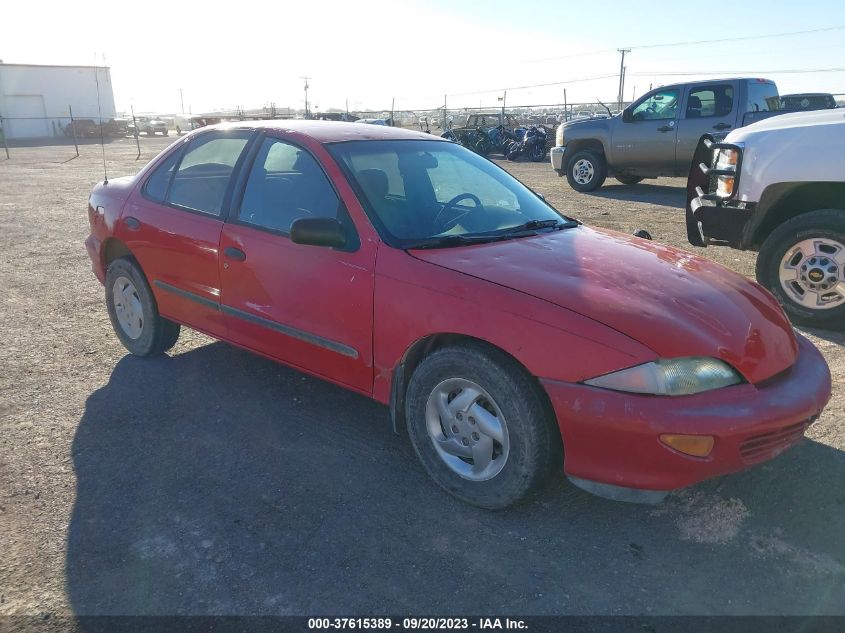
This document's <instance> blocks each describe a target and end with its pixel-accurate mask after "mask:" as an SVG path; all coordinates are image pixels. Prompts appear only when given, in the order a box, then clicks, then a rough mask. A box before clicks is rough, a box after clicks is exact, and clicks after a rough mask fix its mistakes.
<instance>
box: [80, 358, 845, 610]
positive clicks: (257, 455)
mask: <svg viewBox="0 0 845 633" xmlns="http://www.w3.org/2000/svg"><path fill="white" fill-rule="evenodd" d="M72 457H73V467H74V471H75V474H76V479H77V487H76V498H75V502H74V506H73V510H72V514H71V517H70V524H69V528H68V534H67V560H66V579H67V595H68V596H69V598H70V604H71V607H72V610H73V612H74V613H75V614H77V615H108V614H123V615H133V614H151V615H172V614H177V615H178V614H212V615H215V614H282V615H283V614H297V615H303V614H322V615H326V614H330V613H331V614H334V613H343V614H346V615H352V614H360V615H365V614H368V615H372V614H374V613H391V614H397V613H411V614H413V613H428V614H432V613H434V614H437V613H452V612H454V613H506V612H512V613H522V614H560V613H574V614H619V613H635V614H643V613H650V614H655V613H681V614H688V613H711V614H718V613H831V612H835V613H845V589H843V587H845V530H842V529H839V528H840V526H842V525H843V524H845V490H843V488H842V486H841V482H842V481H845V453H843V452H842V451H839V450H836V449H834V448H831V447H830V446H826V445H824V444H821V443H817V442H813V441H805V442H804V443H803V444H802V445H800V446H799V447H797V448H795V449H793V450H792V451H790V452H788V453H787V454H785V455H783V456H782V457H781V458H779V459H778V460H776V461H774V462H771V463H769V464H765V465H763V466H761V467H758V468H756V469H754V470H752V471H749V472H746V473H743V474H739V475H735V476H732V477H726V478H722V479H719V480H715V481H711V482H707V483H705V484H702V485H700V486H698V487H695V488H693V489H690V490H686V491H683V492H681V493H678V494H674V495H672V496H671V497H670V498H669V499H668V500H667V501H666V502H664V503H663V504H662V505H658V506H638V505H630V504H625V503H615V502H611V501H606V500H603V499H599V498H596V497H593V496H591V495H588V494H586V493H583V492H581V491H579V490H577V489H575V488H574V487H572V486H571V485H570V484H569V483H568V482H566V481H565V480H564V479H563V477H562V476H558V477H556V478H555V479H554V480H553V481H552V482H551V483H550V484H549V485H548V486H547V487H546V489H545V490H543V491H542V492H541V493H540V494H538V495H537V496H536V497H534V498H533V499H532V500H530V501H529V502H527V503H524V504H522V505H520V506H518V507H516V508H513V509H511V510H508V511H503V512H487V511H483V510H479V509H476V508H473V507H470V506H467V505H465V504H463V503H461V502H459V501H457V500H455V499H453V498H451V497H450V496H448V495H446V494H445V493H443V492H442V491H440V490H439V489H438V488H437V487H436V486H435V485H433V484H432V483H431V482H430V481H429V479H428V477H427V476H426V474H425V473H424V472H423V470H422V468H421V466H419V465H418V463H417V461H416V460H415V456H414V452H413V450H412V448H411V447H410V446H409V443H408V442H407V439H406V438H404V437H400V436H397V435H394V434H393V433H391V432H390V430H389V421H388V415H387V410H386V408H385V407H383V406H381V405H379V404H376V403H374V402H372V401H371V400H369V399H367V398H365V397H363V396H359V395H356V394H354V393H352V392H349V391H347V390H345V389H342V388H339V387H336V386H333V385H331V384H329V383H326V382H323V381H320V380H317V379H313V378H310V377H306V376H304V375H303V374H301V373H298V372H296V371H294V370H291V369H288V368H286V367H283V366H280V365H278V364H275V363H272V362H270V361H267V360H264V359H262V358H259V357H256V356H254V355H251V354H248V353H246V352H243V351H240V350H238V349H235V348H233V347H230V346H228V345H225V344H222V343H214V344H210V345H206V346H204V347H199V348H196V349H193V350H191V351H188V352H186V353H182V354H178V355H175V356H173V357H163V358H159V359H138V358H135V357H131V356H127V357H125V358H123V359H122V360H120V361H119V362H118V363H117V365H116V366H115V368H114V370H113V372H112V374H111V376H110V379H109V382H108V384H106V385H104V386H103V387H101V388H99V389H97V390H96V391H95V392H93V393H92V394H91V395H90V396H89V398H88V399H87V402H86V405H85V411H84V414H83V416H82V418H81V420H80V422H79V426H78V429H77V432H76V436H75V438H74V442H73V446H72ZM784 579H791V580H789V581H788V582H785V581H784Z"/></svg>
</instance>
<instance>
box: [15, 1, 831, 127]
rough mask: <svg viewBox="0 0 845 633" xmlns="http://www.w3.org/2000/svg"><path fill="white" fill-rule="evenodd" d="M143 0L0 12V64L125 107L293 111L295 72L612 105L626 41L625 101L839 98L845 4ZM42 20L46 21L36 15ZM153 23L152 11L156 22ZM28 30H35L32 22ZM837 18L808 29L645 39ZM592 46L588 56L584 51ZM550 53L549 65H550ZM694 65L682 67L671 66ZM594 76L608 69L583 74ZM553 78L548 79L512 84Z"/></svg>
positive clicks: (333, 80) (794, 26)
mask: <svg viewBox="0 0 845 633" xmlns="http://www.w3.org/2000/svg"><path fill="white" fill-rule="evenodd" d="M215 7H216V4H215V3H209V2H207V0H206V1H205V2H201V3H200V2H196V3H195V2H192V1H182V2H178V3H173V2H166V1H164V0H150V1H148V2H144V3H141V4H138V3H129V4H127V3H119V4H113V5H103V4H100V3H93V2H85V1H82V2H79V1H78V2H75V3H73V4H72V5H68V4H67V3H64V2H53V1H52V0H48V1H47V2H46V4H45V3H44V2H41V3H29V4H24V3H20V2H15V3H13V4H11V5H10V6H9V7H6V8H5V9H4V13H5V15H6V17H7V18H8V19H7V20H5V22H6V24H7V25H8V24H20V25H27V26H24V28H19V29H8V28H4V34H3V38H2V40H0V58H1V59H4V60H5V61H6V62H19V63H26V62H28V63H55V64H62V63H67V64H80V63H81V64H91V63H93V62H94V60H95V59H97V60H100V61H101V60H102V54H103V53H105V55H106V59H107V61H108V63H109V65H110V66H112V79H113V83H114V89H115V100H116V103H117V106H118V108H119V109H128V108H129V106H130V104H131V105H133V106H134V107H135V108H136V111H170V112H174V111H177V110H178V109H179V107H180V106H179V88H182V89H183V91H184V95H185V102H186V103H185V105H186V109H187V108H188V107H190V108H191V109H192V111H194V112H198V111H202V110H208V109H212V108H221V107H235V106H245V107H260V106H262V105H265V104H267V103H269V102H271V101H272V102H275V103H276V105H277V106H278V107H282V108H283V107H285V106H288V105H290V106H292V107H301V106H302V100H303V93H302V81H301V80H300V79H299V77H300V76H302V75H308V76H310V77H312V79H311V82H310V83H311V92H310V96H311V101H312V104H316V105H317V106H319V108H321V109H326V108H329V107H344V105H345V102H346V100H348V101H349V107H350V108H351V109H357V108H389V107H390V102H391V99H393V98H395V99H396V108H397V109H402V108H429V107H431V108H434V107H438V106H442V104H443V99H444V95H448V96H447V97H446V99H447V102H448V104H449V106H450V107H451V106H454V107H466V106H479V105H484V106H487V105H495V104H496V103H497V98H498V96H500V95H501V90H502V89H504V88H509V90H508V97H507V101H508V103H509V104H512V105H518V104H536V103H558V102H562V101H563V92H564V88H565V89H566V93H567V99H568V101H570V102H573V101H592V100H594V99H595V98H596V97H599V98H601V99H607V100H614V99H615V98H616V93H617V85H618V78H617V75H618V72H619V59H620V58H619V54H618V53H617V52H616V49H617V48H619V47H631V48H632V49H633V50H632V51H631V53H630V54H629V55H628V57H627V58H626V66H627V76H626V90H625V97H626V99H630V98H631V96H632V95H633V94H634V93H635V91H636V94H637V95H639V94H642V93H643V92H644V91H646V90H647V89H648V87H649V85H654V86H656V85H661V84H665V83H671V82H673V81H685V80H687V79H689V80H692V79H697V78H704V77H712V76H725V75H719V74H716V73H721V72H736V73H740V74H751V75H755V76H756V75H762V76H766V77H770V78H772V79H774V80H775V81H777V82H778V85H779V86H780V88H781V92H803V91H814V90H815V91H825V92H842V93H845V72H842V71H840V72H817V73H809V72H804V73H775V72H768V71H773V70H790V69H827V68H845V2H843V0H838V1H834V0H805V1H804V2H800V3H784V2H780V1H778V0H770V1H767V2H761V1H756V0H755V1H750V2H744V3H716V2H713V3H703V4H698V5H697V6H696V4H695V3H689V2H677V3H673V2H664V3H659V4H658V3H647V2H642V1H639V2H632V1H627V2H616V1H603V2H585V1H584V0H581V2H568V3H553V2H548V1H546V2H539V1H537V0H519V1H515V0H509V1H504V0H491V1H486V2H483V3H482V2H454V1H451V2H449V1H446V0H427V1H425V2H423V1H418V0H411V1H407V0H405V1H401V2H394V1H390V0H367V2H358V1H353V0H321V1H320V2H316V3H303V2H287V1H284V2H273V3H266V4H262V3H251V4H250V5H249V7H250V8H249V9H244V10H239V11H233V12H229V11H225V10H224V9H223V8H222V7H223V5H220V7H221V8H219V9H216V8H215ZM45 16H49V18H50V19H49V20H46V19H45ZM149 16H156V17H155V18H154V19H149ZM28 25H32V26H28ZM833 27H843V28H841V29H838V30H830V31H827V32H815V33H809V34H803V35H790V36H784V37H771V38H765V39H742V40H737V41H726V42H720V43H711V44H698V45H685V46H672V47H653V48H647V46H649V45H658V44H666V43H675V42H689V41H700V40H713V39H730V38H733V37H746V38H747V37H753V36H758V35H768V34H776V33H783V32H794V31H807V30H819V29H825V28H833ZM587 53H589V54H587ZM550 58H555V59H550ZM677 72H695V73H697V74H695V75H689V76H679V75H672V74H671V73H677ZM588 77H605V78H604V79H594V80H591V81H576V80H580V79H584V78H588ZM557 82H571V83H566V84H562V83H558V85H553V86H546V87H534V88H523V89H515V88H516V87H518V86H527V85H535V84H542V83H557Z"/></svg>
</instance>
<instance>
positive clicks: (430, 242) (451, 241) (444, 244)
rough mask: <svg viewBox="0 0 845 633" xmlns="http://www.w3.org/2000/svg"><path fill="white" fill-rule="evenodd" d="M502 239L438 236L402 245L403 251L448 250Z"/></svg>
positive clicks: (476, 236)
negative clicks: (423, 249) (419, 249)
mask: <svg viewBox="0 0 845 633" xmlns="http://www.w3.org/2000/svg"><path fill="white" fill-rule="evenodd" d="M500 239H503V237H502V236H501V235H439V236H437V237H426V238H423V239H421V240H413V241H410V242H406V243H405V244H404V245H403V248H405V249H413V248H448V247H449V246H466V245H467V244H483V243H484V242H495V241H496V240H500Z"/></svg>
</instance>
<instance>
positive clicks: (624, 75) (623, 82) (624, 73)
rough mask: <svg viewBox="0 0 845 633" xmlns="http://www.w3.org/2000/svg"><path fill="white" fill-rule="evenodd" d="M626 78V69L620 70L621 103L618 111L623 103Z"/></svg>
mask: <svg viewBox="0 0 845 633" xmlns="http://www.w3.org/2000/svg"><path fill="white" fill-rule="evenodd" d="M627 76H628V67H627V66H625V67H624V68H623V69H622V91H621V92H620V93H619V94H620V95H621V96H622V101H621V102H620V103H619V109H620V110H621V109H622V104H624V103H625V79H626V78H627Z"/></svg>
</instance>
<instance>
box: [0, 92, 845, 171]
mask: <svg viewBox="0 0 845 633" xmlns="http://www.w3.org/2000/svg"><path fill="white" fill-rule="evenodd" d="M830 96H831V95H819V96H817V97H816V96H812V95H799V96H797V97H796V99H795V100H794V102H793V101H790V102H789V104H788V106H789V107H790V109H802V108H805V109H814V108H818V107H821V106H822V105H823V104H821V103H816V99H828V100H829V99H830ZM832 97H833V99H834V100H835V102H836V103H837V104H838V105H839V107H843V106H845V92H842V93H832ZM628 105H629V103H628V102H624V103H621V104H620V103H618V102H616V101H613V102H601V101H593V102H577V103H572V102H564V103H546V104H527V105H507V106H503V105H501V104H500V105H494V106H488V107H483V106H480V107H466V108H449V107H445V106H444V107H440V108H421V109H402V110H390V109H384V110H350V111H348V112H345V111H326V112H309V113H308V117H309V118H316V119H329V120H346V121H349V120H358V119H369V120H373V119H374V120H377V121H375V122H381V123H384V124H386V125H394V126H398V127H404V128H408V129H418V130H423V131H429V132H432V133H442V132H443V131H445V130H447V129H449V128H450V127H463V126H467V125H471V126H479V127H494V126H496V125H500V124H505V125H508V126H510V125H512V126H526V125H541V126H544V127H546V128H547V129H549V130H551V129H554V128H555V127H556V126H557V125H558V124H560V123H561V122H565V121H571V120H576V119H590V118H607V117H610V116H613V115H615V114H616V113H618V112H619V111H620V110H621V109H623V108H625V107H627V106H628ZM304 116H305V113H302V112H296V111H294V110H292V109H291V108H277V107H275V105H273V106H271V107H269V108H268V107H265V108H262V109H256V110H244V109H241V108H238V109H235V110H232V111H222V112H216V113H211V114H204V115H167V116H151V115H143V116H142V115H138V116H135V115H134V114H133V115H130V116H126V117H117V118H113V119H105V118H102V117H100V116H98V115H94V116H91V115H90V114H88V113H81V114H77V113H74V112H73V110H72V109H70V108H69V116H60V117H50V118H47V117H11V118H7V117H4V116H3V113H2V112H0V152H3V153H2V154H0V157H2V156H3V155H5V158H6V159H11V158H13V156H14V155H15V149H16V148H31V147H44V146H50V147H55V150H54V153H55V154H56V156H57V158H58V159H60V160H62V161H63V160H69V159H73V158H75V157H78V156H79V155H80V146H82V147H85V146H88V145H102V146H103V149H102V151H103V153H106V148H107V147H111V146H113V145H114V146H115V147H117V146H119V147H120V148H121V149H120V152H121V154H124V153H126V152H127V151H129V150H128V147H129V145H130V144H131V145H132V146H133V147H134V148H135V151H136V159H139V160H140V159H149V158H152V157H153V156H155V155H156V154H158V152H159V151H161V149H162V147H163V146H164V144H163V143H162V142H161V140H159V141H158V142H151V141H152V139H154V138H155V137H158V138H159V139H160V138H161V137H172V136H175V135H181V134H184V133H186V132H188V131H190V130H192V129H196V128H199V127H204V126H207V125H213V124H215V123H220V122H223V121H244V120H259V119H282V120H283V119H292V118H303V117H304Z"/></svg>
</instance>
